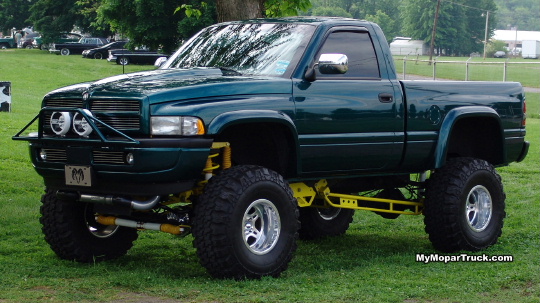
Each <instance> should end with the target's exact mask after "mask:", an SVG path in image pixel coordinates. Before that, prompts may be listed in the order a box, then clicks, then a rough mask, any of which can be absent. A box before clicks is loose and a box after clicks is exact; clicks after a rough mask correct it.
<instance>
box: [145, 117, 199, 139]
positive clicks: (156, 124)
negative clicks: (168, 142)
mask: <svg viewBox="0 0 540 303" xmlns="http://www.w3.org/2000/svg"><path fill="white" fill-rule="evenodd" d="M151 123H152V125H151V131H152V135H173V136H174V135H176V136H195V135H204V123H203V122H202V120H201V119H199V118H197V117H152V119H151Z"/></svg>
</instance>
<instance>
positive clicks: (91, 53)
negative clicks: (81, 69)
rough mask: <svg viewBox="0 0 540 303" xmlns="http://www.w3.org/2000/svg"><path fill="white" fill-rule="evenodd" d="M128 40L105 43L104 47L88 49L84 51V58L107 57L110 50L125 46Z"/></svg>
mask: <svg viewBox="0 0 540 303" xmlns="http://www.w3.org/2000/svg"><path fill="white" fill-rule="evenodd" d="M126 43H127V41H115V42H111V43H109V44H105V45H103V46H102V47H98V48H92V49H87V50H85V51H83V52H82V56H83V58H89V59H103V58H107V56H108V54H109V50H111V49H119V48H123V47H124V46H125V45H126Z"/></svg>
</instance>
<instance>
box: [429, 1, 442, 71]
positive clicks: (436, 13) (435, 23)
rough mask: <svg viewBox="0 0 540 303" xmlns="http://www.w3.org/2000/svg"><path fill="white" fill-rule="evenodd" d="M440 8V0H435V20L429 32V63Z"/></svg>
mask: <svg viewBox="0 0 540 303" xmlns="http://www.w3.org/2000/svg"><path fill="white" fill-rule="evenodd" d="M440 8H441V0H437V9H436V10H435V21H433V31H432V32H431V45H430V46H429V64H430V65H431V60H432V59H433V48H434V46H435V35H436V34H437V21H438V20H439V9H440Z"/></svg>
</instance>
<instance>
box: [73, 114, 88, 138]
mask: <svg viewBox="0 0 540 303" xmlns="http://www.w3.org/2000/svg"><path fill="white" fill-rule="evenodd" d="M84 112H85V113H86V114H87V115H88V116H92V113H91V112H90V111H89V110H84ZM73 131H74V132H76V133H77V134H78V135H79V136H81V137H88V135H90V133H91V132H92V127H91V126H90V124H88V121H86V118H85V117H84V116H83V115H82V114H81V113H76V114H75V116H73Z"/></svg>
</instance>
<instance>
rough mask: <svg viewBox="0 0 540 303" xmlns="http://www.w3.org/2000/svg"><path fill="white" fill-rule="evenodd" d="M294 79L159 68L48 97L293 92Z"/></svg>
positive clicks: (153, 98) (155, 98)
mask: <svg viewBox="0 0 540 303" xmlns="http://www.w3.org/2000/svg"><path fill="white" fill-rule="evenodd" d="M291 91H292V86H291V80H290V79H283V78H277V77H260V76H257V77H256V76H225V75H223V73H222V72H221V70H220V69H218V68H193V69H158V70H154V71H146V72H137V73H130V74H123V75H118V76H113V77H109V78H105V79H102V80H98V81H96V82H92V83H82V84H76V85H72V86H68V87H64V88H61V89H58V90H55V91H52V92H50V93H49V94H48V97H71V98H72V97H73V96H74V95H76V96H79V97H80V96H82V94H83V93H86V92H88V93H89V95H90V96H91V98H99V99H115V98H119V97H121V98H141V99H142V98H148V100H149V102H150V104H156V103H160V102H168V101H180V100H187V99H194V98H197V99H199V98H209V97H216V96H232V95H250V94H270V93H272V94H290V93H291ZM68 95H69V96H68Z"/></svg>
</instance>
